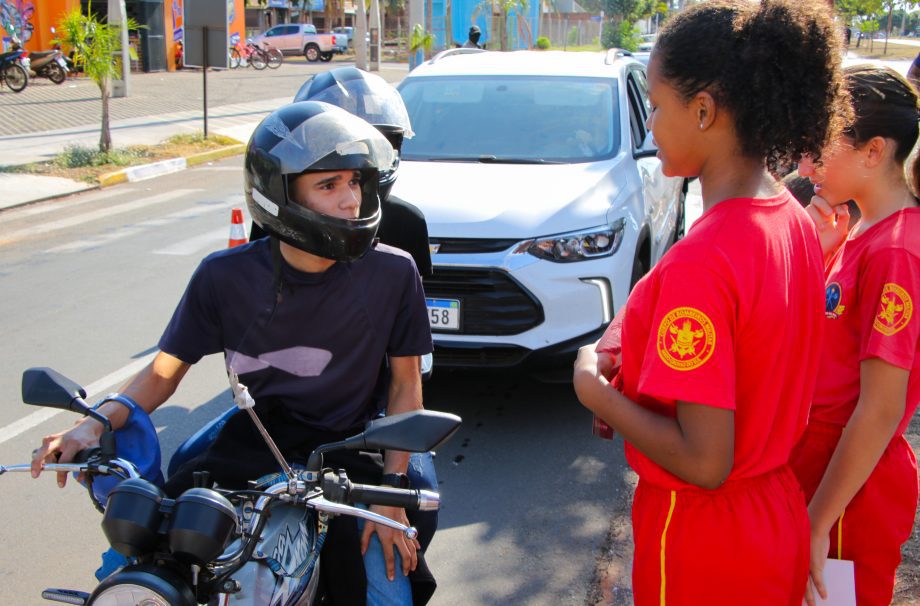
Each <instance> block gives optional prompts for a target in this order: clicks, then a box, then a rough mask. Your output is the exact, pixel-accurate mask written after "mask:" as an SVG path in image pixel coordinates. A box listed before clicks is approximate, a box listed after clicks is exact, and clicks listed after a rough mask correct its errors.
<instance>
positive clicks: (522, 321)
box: [425, 267, 543, 335]
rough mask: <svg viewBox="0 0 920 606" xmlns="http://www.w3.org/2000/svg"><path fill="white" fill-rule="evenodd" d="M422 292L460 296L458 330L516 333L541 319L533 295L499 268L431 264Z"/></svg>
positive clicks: (458, 297) (441, 296)
mask: <svg viewBox="0 0 920 606" xmlns="http://www.w3.org/2000/svg"><path fill="white" fill-rule="evenodd" d="M425 296H426V297H431V298H437V299H459V300H460V331H459V332H460V334H468V335H516V334H519V333H522V332H524V331H525V330H529V329H531V328H533V327H534V326H537V325H538V324H540V323H541V322H543V308H542V307H541V306H540V303H539V301H537V299H536V297H534V296H533V295H532V294H530V293H529V292H527V290H526V289H524V287H523V286H521V285H520V284H518V283H517V281H515V280H514V278H512V277H511V276H509V275H508V274H507V273H505V272H503V271H498V270H493V269H455V268H445V267H435V268H434V275H432V276H431V277H430V278H425ZM434 330H435V332H444V333H456V331H450V330H437V329H434Z"/></svg>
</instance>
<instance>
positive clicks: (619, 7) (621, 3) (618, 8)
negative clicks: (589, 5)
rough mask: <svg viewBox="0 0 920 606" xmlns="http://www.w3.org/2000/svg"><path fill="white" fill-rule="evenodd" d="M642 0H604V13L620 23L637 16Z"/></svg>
mask: <svg viewBox="0 0 920 606" xmlns="http://www.w3.org/2000/svg"><path fill="white" fill-rule="evenodd" d="M639 3H640V0H604V14H605V15H607V16H608V17H609V18H610V20H611V21H613V22H614V23H616V24H617V25H619V24H620V23H622V22H623V21H631V20H632V19H634V18H635V14H636V9H638V8H639Z"/></svg>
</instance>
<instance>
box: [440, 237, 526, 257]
mask: <svg viewBox="0 0 920 606" xmlns="http://www.w3.org/2000/svg"><path fill="white" fill-rule="evenodd" d="M429 241H430V242H431V243H432V244H440V245H441V246H440V248H439V249H438V253H440V254H448V253H455V254H456V253H461V254H462V253H467V254H468V253H493V252H502V251H503V250H508V249H509V248H511V247H512V246H514V245H515V244H517V243H518V242H520V240H513V239H512V240H507V239H506V240H494V239H485V238H429Z"/></svg>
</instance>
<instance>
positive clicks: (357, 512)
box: [308, 497, 418, 539]
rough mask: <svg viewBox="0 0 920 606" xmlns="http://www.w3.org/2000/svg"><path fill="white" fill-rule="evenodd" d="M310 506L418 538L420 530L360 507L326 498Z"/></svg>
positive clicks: (313, 501) (309, 503)
mask: <svg viewBox="0 0 920 606" xmlns="http://www.w3.org/2000/svg"><path fill="white" fill-rule="evenodd" d="M308 505H309V506H310V507H313V508H314V509H316V510H317V511H325V512H327V513H333V514H345V515H350V516H353V517H356V518H363V519H365V520H367V521H369V522H374V523H376V524H381V525H382V526H387V527H389V528H393V529H395V530H399V531H400V532H402V533H403V534H404V535H406V538H407V539H415V538H416V537H418V530H416V529H415V528H414V527H412V526H406V525H405V524H400V523H399V522H397V521H396V520H391V519H390V518H388V517H386V516H382V515H380V514H379V513H374V512H373V511H368V510H366V509H361V508H360V507H352V506H351V505H345V504H344V503H333V502H332V501H327V500H326V499H325V498H324V497H316V498H315V499H311V500H310V501H309V502H308Z"/></svg>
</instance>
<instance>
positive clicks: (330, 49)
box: [252, 23, 348, 62]
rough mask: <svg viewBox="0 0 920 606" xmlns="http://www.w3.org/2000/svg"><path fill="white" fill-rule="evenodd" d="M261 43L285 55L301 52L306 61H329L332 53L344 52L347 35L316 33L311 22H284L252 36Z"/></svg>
mask: <svg viewBox="0 0 920 606" xmlns="http://www.w3.org/2000/svg"><path fill="white" fill-rule="evenodd" d="M252 41H253V42H255V43H256V44H259V45H261V44H262V43H263V42H267V43H268V44H270V45H271V46H274V47H275V48H277V49H278V50H280V51H281V52H282V53H283V54H285V55H292V54H299V53H303V56H304V57H306V58H307V61H311V62H313V61H331V60H332V55H334V54H339V53H344V52H345V51H346V49H347V48H348V36H346V35H344V34H318V33H316V26H315V25H313V24H312V23H285V24H282V25H276V26H275V27H273V28H271V29H269V30H267V31H265V32H263V33H261V34H259V35H258V36H253V38H252Z"/></svg>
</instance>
